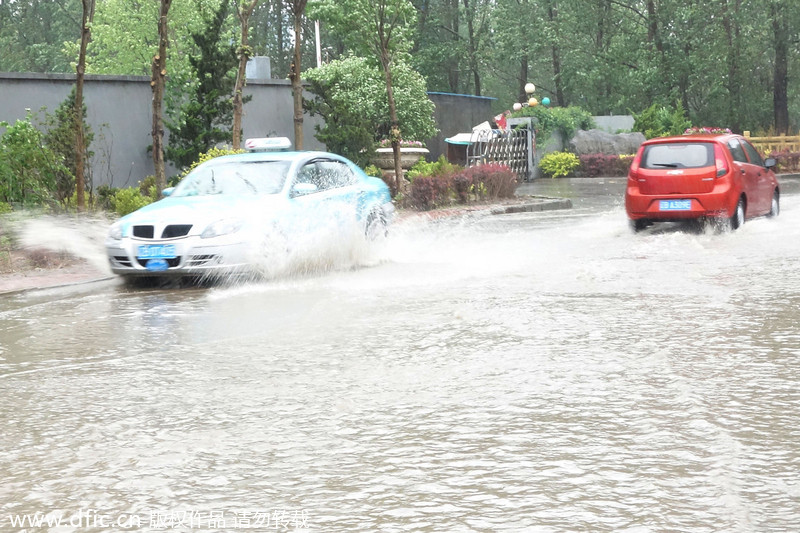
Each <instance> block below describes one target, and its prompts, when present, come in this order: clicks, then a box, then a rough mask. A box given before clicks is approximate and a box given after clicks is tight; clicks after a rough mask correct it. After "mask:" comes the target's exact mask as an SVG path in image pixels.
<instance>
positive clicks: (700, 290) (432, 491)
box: [0, 180, 800, 533]
mask: <svg viewBox="0 0 800 533" xmlns="http://www.w3.org/2000/svg"><path fill="white" fill-rule="evenodd" d="M622 186H623V182H622V181H621V180H618V181H613V180H610V181H606V182H603V181H599V180H596V181H594V182H593V183H592V184H590V185H588V184H587V182H582V181H580V180H571V181H570V180H559V181H558V182H557V183H556V182H542V183H540V184H536V185H533V186H529V188H530V192H539V193H541V194H551V195H561V196H571V197H572V198H573V202H574V203H575V208H574V209H573V210H570V211H553V212H545V213H538V214H515V215H503V216H486V217H469V218H464V219H457V220H444V221H441V220H440V221H438V222H423V221H416V222H406V223H404V224H401V225H398V226H397V227H395V228H394V229H393V232H392V235H391V237H390V238H389V240H388V242H387V243H385V248H384V249H383V250H381V251H380V253H379V254H378V255H377V256H376V255H372V256H370V257H364V258H361V259H359V260H356V261H355V264H353V265H352V268H344V269H339V270H335V271H332V272H318V273H311V274H304V275H302V276H289V277H286V278H281V279H274V280H271V281H268V282H263V283H250V284H245V285H234V286H222V287H216V288H194V289H179V290H174V289H170V290H165V289H161V290H157V289H147V290H142V289H132V288H128V287H125V286H124V285H121V284H118V283H107V284H99V285H89V286H78V287H73V288H70V289H58V290H49V291H41V292H34V293H24V294H19V295H16V296H9V297H6V298H5V300H0V339H1V340H0V398H2V401H1V402H2V403H0V425H2V431H1V432H0V479H2V483H0V531H17V530H21V529H25V530H27V531H79V532H83V531H126V530H130V531H133V530H137V531H139V530H143V531H148V530H149V531H170V530H176V531H209V530H215V531H216V530H218V531H237V530H241V531H275V530H277V531H293V530H296V529H299V530H308V531H320V532H338V531H381V532H395V531H397V532H401V531H436V532H439V531H448V532H450V531H454V532H473V531H475V532H478V531H480V532H488V531H514V532H518V531H532V532H561V531H592V532H595V531H600V532H603V531H608V532H611V531H613V532H620V531H624V532H637V533H639V532H662V531H663V532H666V531H670V532H672V531H691V532H717V531H720V532H722V531H724V532H751V531H764V532H767V531H768V532H773V531H796V530H797V528H798V524H800V476H798V472H800V386H798V380H799V379H800V328H799V326H798V325H799V324H800V269H798V267H797V265H798V264H800V195H798V194H797V193H796V192H795V191H796V189H795V191H792V190H790V187H789V186H788V185H787V186H786V187H785V193H784V197H783V202H782V207H783V212H782V214H781V216H779V217H778V218H777V219H759V220H753V221H749V222H748V223H747V224H745V225H744V226H743V228H742V229H741V230H739V231H737V232H734V233H723V234H715V233H712V232H708V233H706V232H698V231H687V230H684V229H681V228H675V227H667V228H661V229H658V230H656V231H647V232H644V233H642V234H638V235H634V234H632V233H630V232H629V230H628V229H627V226H626V221H625V216H624V210H623V208H622V201H621V191H622ZM25 517H27V519H28V520H37V519H38V520H41V521H42V525H41V527H33V528H31V527H30V526H29V525H27V526H26V527H21V526H20V525H19V524H20V523H21V522H20V520H21V519H24V518H25ZM59 518H61V526H60V527H58V526H57V523H58V519H59ZM48 520H49V521H50V524H49V525H48Z"/></svg>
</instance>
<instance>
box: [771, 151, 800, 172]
mask: <svg viewBox="0 0 800 533" xmlns="http://www.w3.org/2000/svg"><path fill="white" fill-rule="evenodd" d="M769 157H772V158H774V159H775V161H776V162H777V166H776V170H777V171H778V172H800V152H792V151H790V150H781V151H780V152H772V153H770V154H769Z"/></svg>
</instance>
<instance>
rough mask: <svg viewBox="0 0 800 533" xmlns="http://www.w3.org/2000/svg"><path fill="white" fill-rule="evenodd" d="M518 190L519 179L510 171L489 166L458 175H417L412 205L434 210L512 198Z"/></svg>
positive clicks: (413, 183)
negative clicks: (474, 202) (448, 206)
mask: <svg viewBox="0 0 800 533" xmlns="http://www.w3.org/2000/svg"><path fill="white" fill-rule="evenodd" d="M451 166H452V165H451ZM516 188H517V175H516V174H515V173H514V172H513V171H512V170H511V169H510V168H508V167H507V166H506V165H501V164H498V163H489V164H486V165H478V166H474V167H470V168H467V169H463V170H461V171H460V172H458V173H452V172H445V173H440V174H435V175H417V176H416V177H415V178H414V179H413V181H412V182H411V194H410V202H411V205H412V206H413V207H415V208H417V209H432V208H435V207H444V206H447V205H451V204H452V203H459V204H468V203H470V202H471V201H473V200H474V201H481V200H487V199H497V198H511V197H513V196H514V192H515V191H516Z"/></svg>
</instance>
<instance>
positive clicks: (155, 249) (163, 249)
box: [136, 244, 177, 259]
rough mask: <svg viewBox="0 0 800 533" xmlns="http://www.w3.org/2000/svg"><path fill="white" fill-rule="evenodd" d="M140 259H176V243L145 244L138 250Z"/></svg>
mask: <svg viewBox="0 0 800 533" xmlns="http://www.w3.org/2000/svg"><path fill="white" fill-rule="evenodd" d="M137 253H138V255H137V256H136V257H138V258H139V259H175V258H176V257H177V254H176V253H175V245H174V244H143V245H141V246H139V248H138V250H137Z"/></svg>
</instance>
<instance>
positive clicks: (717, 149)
mask: <svg viewBox="0 0 800 533" xmlns="http://www.w3.org/2000/svg"><path fill="white" fill-rule="evenodd" d="M714 164H715V165H716V167H717V177H718V178H721V177H722V176H724V175H725V174H727V173H728V162H727V161H726V160H725V153H724V152H723V151H722V147H721V146H720V145H718V144H715V145H714Z"/></svg>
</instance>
